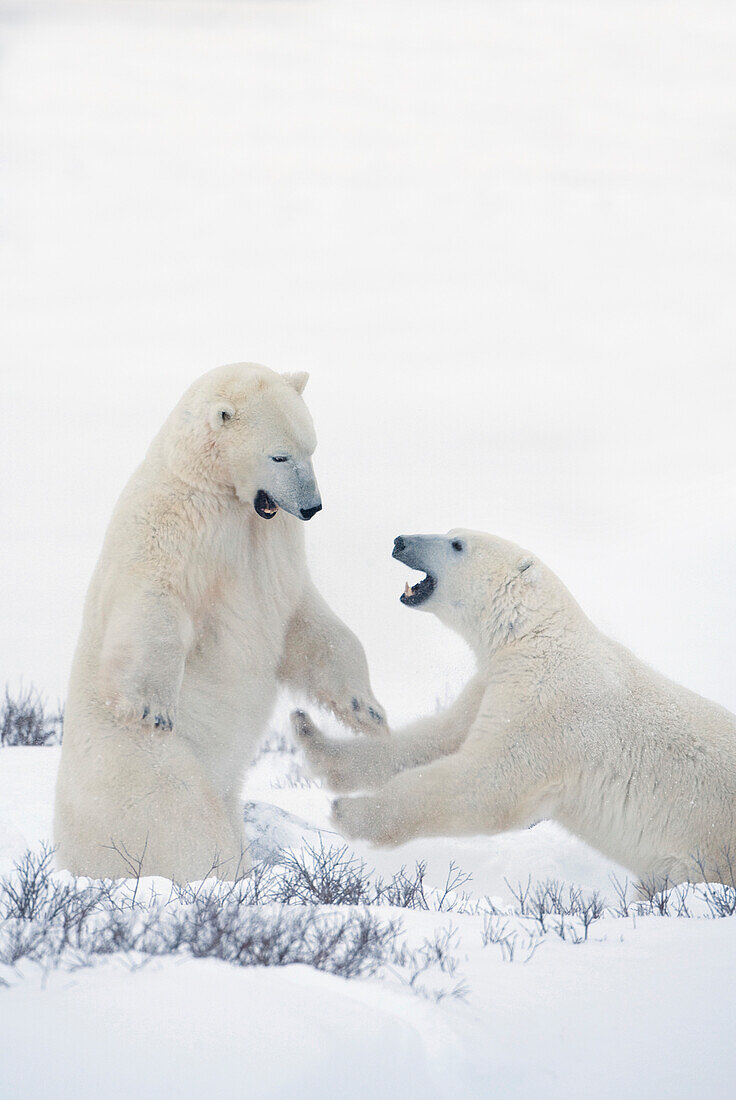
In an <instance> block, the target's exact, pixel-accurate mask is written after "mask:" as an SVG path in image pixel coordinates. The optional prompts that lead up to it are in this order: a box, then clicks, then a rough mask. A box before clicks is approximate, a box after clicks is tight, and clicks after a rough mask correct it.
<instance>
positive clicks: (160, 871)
mask: <svg viewBox="0 0 736 1100" xmlns="http://www.w3.org/2000/svg"><path fill="white" fill-rule="evenodd" d="M305 383H306V375H303V374H297V375H285V376H282V375H279V374H276V373H274V372H273V371H270V370H267V369H266V368H265V367H259V366H255V365H252V364H238V365H235V366H230V367H222V368H219V369H217V370H215V371H212V372H210V373H209V374H206V375H205V376H204V377H202V378H200V379H199V380H198V381H197V382H195V383H194V385H192V386H191V387H190V389H189V390H188V391H187V392H186V393H185V395H184V396H183V398H182V399H181V401H180V402H179V404H178V405H177V407H176V408H175V409H174V411H173V412H172V414H171V415H170V417H169V418H168V420H167V421H166V423H165V424H164V426H163V428H162V429H161V431H160V432H159V434H158V435H157V436H156V438H155V439H154V441H153V443H152V445H151V447H150V449H149V451H148V454H147V455H146V458H145V460H144V461H143V463H142V465H141V466H140V467H139V468H138V469H137V470H136V472H135V473H134V474H133V476H132V478H131V480H130V482H129V483H128V485H127V487H126V488H125V490H124V492H123V494H122V496H121V498H120V500H119V501H118V504H117V506H116V508H115V511H114V513H113V516H112V519H111V521H110V524H109V528H108V531H107V534H106V537H105V541H104V545H103V548H102V553H101V555H100V559H99V562H98V564H97V568H96V570H95V573H94V576H93V578H92V581H91V584H90V587H89V592H88V595H87V600H86V604H85V608H84V615H83V622H82V629H81V633H80V637H79V643H78V646H77V650H76V654H75V657H74V663H73V668H72V673H71V681H70V685H69V692H68V697H67V705H66V713H65V721H64V740H63V746H62V753H61V765H60V769H59V776H58V782H57V791H56V807H55V840H56V845H57V858H58V863H59V865H60V866H61V867H63V868H68V869H69V870H71V871H73V872H75V873H77V874H84V875H91V876H95V877H115V876H120V875H126V874H130V873H131V872H135V873H138V872H140V873H143V874H155V875H162V876H168V877H170V878H172V879H175V880H178V881H187V880H193V879H201V878H203V877H205V876H206V875H208V874H213V873H215V874H218V875H220V876H222V877H231V876H233V875H237V874H239V873H242V871H244V870H245V869H247V867H248V857H247V851H246V840H245V835H244V831H243V821H242V804H241V798H240V793H241V788H242V783H243V778H244V775H245V772H246V769H247V768H248V765H249V764H250V762H251V760H252V758H253V755H254V752H255V750H256V748H257V746H258V742H259V740H260V738H261V736H262V734H263V733H264V731H265V729H266V726H267V723H268V720H269V717H270V715H271V712H272V709H273V706H274V700H275V698H276V695H277V691H278V688H279V685H281V684H285V685H288V686H290V687H292V688H294V689H296V690H297V691H301V692H304V693H305V694H306V695H307V697H311V698H312V699H314V700H315V701H317V702H319V703H320V704H322V705H324V706H327V707H328V708H330V709H331V710H332V711H333V712H334V713H335V714H336V715H337V716H338V717H339V718H340V719H341V720H343V721H344V722H346V723H347V724H349V725H350V726H352V727H353V728H355V729H359V730H361V731H363V732H382V731H383V730H384V729H385V723H384V716H383V712H382V710H381V708H380V706H379V705H378V703H377V702H376V700H375V698H374V697H373V693H372V691H371V687H370V682H369V677H368V668H367V664H366V659H365V655H364V653H363V649H362V647H361V645H360V643H359V642H358V640H357V638H356V637H355V636H354V635H353V634H352V633H351V632H350V631H349V630H348V629H347V627H346V626H345V625H344V624H343V623H342V622H341V621H340V620H339V619H338V618H337V617H336V616H335V615H334V614H333V612H332V611H331V610H330V609H329V607H328V606H327V605H326V603H325V602H324V600H323V599H322V597H321V596H320V595H319V593H318V592H317V591H316V589H315V588H314V586H313V584H312V582H311V580H310V577H309V573H308V571H307V565H306V559H305V551H304V527H303V522H302V521H303V520H304V519H309V518H310V517H311V516H312V515H313V514H314V513H315V512H316V511H318V510H319V508H320V507H321V501H320V498H319V492H318V490H317V485H316V481H315V478H314V473H313V470H312V461H311V456H312V453H313V451H314V449H315V444H316V439H315V434H314V428H313V425H312V421H311V418H310V416H309V413H308V411H307V408H306V405H305V404H304V401H303V400H302V397H301V393H302V390H303V389H304V385H305Z"/></svg>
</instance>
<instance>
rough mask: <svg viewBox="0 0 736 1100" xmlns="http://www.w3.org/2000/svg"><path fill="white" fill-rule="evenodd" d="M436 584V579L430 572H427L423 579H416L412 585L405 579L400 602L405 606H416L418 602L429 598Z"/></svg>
mask: <svg viewBox="0 0 736 1100" xmlns="http://www.w3.org/2000/svg"><path fill="white" fill-rule="evenodd" d="M436 584H437V581H436V580H435V579H434V577H433V576H432V574H431V573H427V575H426V577H425V578H424V580H422V581H418V582H417V583H416V584H415V585H414V586H413V587H412V586H411V585H410V584H409V582H408V581H407V582H406V585H405V587H404V592H403V595H402V596H401V597H400V599H401V602H402V603H403V604H404V605H405V606H406V607H418V606H419V604H420V603H424V601H425V600H428V599H429V597H430V596H431V595H432V593H433V592H434V589H435V585H436Z"/></svg>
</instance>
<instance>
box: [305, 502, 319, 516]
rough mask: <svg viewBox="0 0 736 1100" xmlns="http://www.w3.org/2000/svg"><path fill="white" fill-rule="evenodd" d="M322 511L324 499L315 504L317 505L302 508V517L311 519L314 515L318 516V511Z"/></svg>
mask: <svg viewBox="0 0 736 1100" xmlns="http://www.w3.org/2000/svg"><path fill="white" fill-rule="evenodd" d="M321 511H322V501H320V502H319V504H315V506H314V507H313V508H302V510H301V517H302V519H311V518H312V516H316V514H317V512H321Z"/></svg>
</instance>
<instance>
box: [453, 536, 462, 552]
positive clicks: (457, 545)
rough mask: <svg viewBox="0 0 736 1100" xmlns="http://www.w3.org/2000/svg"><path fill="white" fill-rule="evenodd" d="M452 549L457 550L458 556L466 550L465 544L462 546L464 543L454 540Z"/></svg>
mask: <svg viewBox="0 0 736 1100" xmlns="http://www.w3.org/2000/svg"><path fill="white" fill-rule="evenodd" d="M452 549H453V550H457V552H458V554H462V552H463V550H464V549H465V547H464V546H463V544H462V543H461V542H460V539H453V540H452Z"/></svg>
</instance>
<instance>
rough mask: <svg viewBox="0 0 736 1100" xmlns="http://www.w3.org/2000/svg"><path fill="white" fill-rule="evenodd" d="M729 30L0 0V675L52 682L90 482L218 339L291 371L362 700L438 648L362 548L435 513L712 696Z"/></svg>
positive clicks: (605, 12) (728, 533) (440, 683)
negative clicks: (358, 655) (548, 570)
mask: <svg viewBox="0 0 736 1100" xmlns="http://www.w3.org/2000/svg"><path fill="white" fill-rule="evenodd" d="M735 56H736V9H734V6H733V4H732V3H730V2H724V3H717V2H713V0H701V2H699V3H698V4H697V5H692V4H686V3H678V2H673V0H667V2H662V3H649V2H646V0H643V2H639V3H628V2H622V3H618V4H614V3H607V4H590V3H588V2H581V3H557V2H554V0H552V2H547V0H545V2H539V3H526V2H517V0H507V2H499V3H494V4H486V3H480V2H478V3H472V2H469V0H463V2H458V0H445V2H441V3H410V2H399V3H383V2H377V0H371V2H362V0H361V2H351V3H347V2H343V3H341V2H335V3H311V2H303V3H288V2H284V3H266V2H262V3H259V2H254V3H242V4H241V3H215V2H208V3H190V4H179V3H175V2H149V3H139V2H135V0H126V2H124V3H122V2H121V3H93V2H84V3H81V2H80V3H76V4H75V3H57V4H42V5H41V4H40V5H35V4H34V3H25V4H19V3H0V197H1V206H0V261H1V262H0V341H1V343H0V347H1V348H2V360H1V366H0V370H1V380H0V387H1V388H0V408H1V409H2V432H1V433H0V455H1V458H2V488H1V489H0V515H1V516H2V520H3V538H2V559H3V560H2V564H3V568H2V570H0V585H1V586H2V587H1V588H0V617H1V618H0V681H2V680H3V679H6V680H8V681H9V682H10V683H11V684H13V685H15V684H17V683H18V681H19V680H20V679H21V678H23V679H24V681H25V682H26V683H27V682H30V681H34V682H35V683H36V684H37V685H38V686H39V687H40V688H41V689H42V690H43V691H45V692H46V693H47V694H48V695H49V696H50V697H51V698H52V700H55V699H56V698H57V697H63V694H64V692H65V684H66V677H67V673H68V668H69V663H70V660H71V654H72V651H73V646H74V643H75V639H76V632H77V629H78V624H79V616H80V610H81V604H82V600H83V597H84V592H85V589H86V586H87V583H88V580H89V576H90V574H91V571H92V568H93V565H94V561H95V558H96V554H97V551H98V548H99V545H100V542H101V539H102V535H103V532H104V529H105V525H106V522H107V518H108V516H109V514H110V511H111V509H112V507H113V504H114V501H115V499H116V496H117V494H118V493H119V491H120V489H121V487H122V485H123V484H124V482H125V480H126V479H127V477H128V475H129V474H130V472H131V471H132V469H133V468H134V466H135V465H136V464H137V462H138V461H139V459H140V457H141V455H142V454H143V452H144V450H145V448H146V446H147V443H148V441H149V439H150V438H151V436H152V435H153V434H154V432H155V431H156V430H157V428H158V426H159V424H160V422H161V421H162V419H163V417H164V416H165V414H166V413H167V411H168V410H169V408H170V407H171V406H172V405H173V404H174V402H175V401H176V400H177V398H178V396H179V394H180V393H181V391H182V390H183V389H184V387H185V386H186V385H187V384H188V383H189V382H190V381H191V379H192V378H194V377H195V376H196V375H198V374H200V373H202V372H203V371H204V370H207V369H209V368H210V367H212V366H215V365H217V364H218V363H222V362H231V361H234V360H241V359H250V360H258V361H261V362H265V363H267V364H268V365H270V366H272V367H274V368H276V369H279V370H298V369H305V368H306V369H308V370H310V371H311V372H312V379H311V381H310V384H309V387H308V389H307V391H306V395H305V396H306V398H307V401H308V403H309V405H310V407H311V409H312V411H313V414H314V417H315V421H316V424H317V429H318V434H319V438H320V445H319V449H318V452H317V463H316V465H317V472H318V476H319V479H320V483H321V488H322V492H323V496H324V500H325V510H324V512H323V513H322V514H321V515H320V516H319V517H317V518H316V519H315V520H314V521H313V522H312V523H311V524H310V526H309V528H308V545H309V553H310V558H311V561H312V563H313V571H314V574H315V576H316V578H317V581H318V583H319V584H320V586H321V588H322V590H323V591H324V592H325V594H326V595H327V597H328V598H329V599H330V600H331V601H332V602H333V604H334V606H335V608H336V609H337V610H338V611H339V612H340V613H341V614H342V615H343V616H344V617H345V618H346V620H347V621H348V622H349V623H350V624H351V625H352V626H353V627H354V628H355V629H356V630H357V632H358V634H359V635H360V636H361V637H362V639H363V640H364V642H365V644H366V648H367V650H368V654H369V659H370V662H371V666H372V670H373V677H374V686H375V687H376V690H377V692H378V694H379V695H380V697H381V699H382V701H383V702H384V703H385V705H386V706H387V707H388V709H389V713H390V716H392V717H394V719H396V718H401V717H404V716H406V715H408V714H410V713H412V712H414V711H417V710H420V709H425V708H426V707H429V706H432V705H433V703H434V700H435V699H436V698H438V697H439V698H440V699H442V698H444V696H445V692H446V689H447V684H448V682H449V683H450V684H455V683H456V682H457V680H458V678H459V677H460V676H461V675H462V672H463V669H464V668H465V667H466V664H467V660H466V657H465V655H464V652H463V649H462V646H461V645H460V644H459V643H458V642H457V641H455V640H453V639H451V638H450V636H449V635H448V634H447V633H446V632H445V631H443V629H442V628H441V627H440V626H439V625H438V624H437V623H436V622H435V621H434V620H433V619H432V618H431V617H430V616H426V615H421V616H420V615H413V614H411V613H410V612H408V611H406V610H405V609H404V608H402V607H401V606H400V605H399V604H398V595H399V593H400V591H401V589H402V587H403V582H404V577H405V572H404V571H403V570H402V569H401V567H400V566H398V565H397V564H396V563H395V562H392V561H391V560H390V557H389V554H390V549H391V542H392V539H393V537H394V535H396V534H398V533H400V532H412V531H432V530H445V529H447V528H448V527H451V526H472V527H478V528H484V529H487V530H492V531H495V532H496V533H498V534H501V535H503V536H505V537H508V538H512V539H515V540H516V541H519V542H521V543H523V544H525V545H527V546H528V547H530V548H531V549H533V550H534V551H536V552H538V553H539V554H540V555H541V556H542V557H544V558H545V559H546V560H547V562H548V563H549V564H550V565H551V566H552V567H553V568H554V569H555V570H556V571H557V572H558V573H559V574H560V575H561V576H562V577H563V579H564V580H565V581H566V582H567V583H568V584H569V586H570V588H571V589H572V590H573V592H574V593H575V594H576V596H577V597H578V598H579V600H580V601H581V603H582V604H583V606H584V607H585V609H586V610H587V611H588V613H589V614H590V615H591V616H592V617H593V618H594V619H595V620H596V621H597V622H598V624H599V625H601V626H602V627H604V628H605V629H606V630H608V631H609V632H611V633H613V634H615V635H616V636H617V637H618V638H620V639H621V640H623V641H625V642H626V643H627V644H629V645H631V647H632V648H634V649H635V650H636V651H637V652H638V653H639V654H640V655H641V656H642V657H644V658H646V659H647V660H649V661H650V662H651V663H653V664H655V665H656V666H657V667H659V668H660V669H662V670H663V671H665V672H667V673H669V674H670V675H672V676H674V677H675V678H677V679H680V680H682V681H684V682H685V683H687V684H689V685H690V686H692V687H694V688H696V689H697V690H700V691H702V692H703V693H705V694H707V695H710V696H712V697H713V698H716V699H719V700H720V701H722V702H724V703H725V704H727V705H729V706H731V707H732V708H736V677H734V674H733V664H734V654H735V653H736V645H735V644H734V643H735V642H736V629H735V628H734V621H735V619H736V589H735V586H734V583H733V579H734V571H735V569H736V500H735V499H734V484H736V479H735V478H734V474H735V473H736V450H735V447H734V439H733V419H734V413H733V409H734V400H733V399H734V380H733V379H734V346H735V341H734V337H735V335H736V320H735V318H736V312H735V311H734V300H736V204H735V202H734V199H735V190H736V128H735V127H734V103H735V102H736V65H734V57H735Z"/></svg>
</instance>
